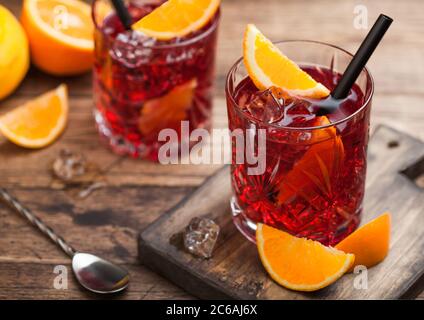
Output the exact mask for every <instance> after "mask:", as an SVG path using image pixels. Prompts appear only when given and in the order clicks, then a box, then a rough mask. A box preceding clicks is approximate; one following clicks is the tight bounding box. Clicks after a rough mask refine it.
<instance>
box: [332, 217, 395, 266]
mask: <svg viewBox="0 0 424 320" xmlns="http://www.w3.org/2000/svg"><path fill="white" fill-rule="evenodd" d="M390 220H391V219H390V213H389V212H385V213H383V214H382V215H380V216H378V217H377V218H375V219H374V220H371V221H370V222H368V223H367V224H364V225H363V226H362V227H360V228H359V229H357V230H355V231H354V232H353V233H351V234H350V235H349V236H347V237H346V238H345V239H343V240H342V241H341V242H339V243H338V244H337V245H336V248H337V249H339V250H342V251H344V252H348V253H353V254H355V257H356V259H355V264H354V265H353V266H352V268H354V267H355V266H357V265H363V266H366V267H368V268H369V267H372V266H374V265H376V264H378V263H380V262H381V261H383V260H384V258H385V257H386V256H387V254H388V252H389V245H390Z"/></svg>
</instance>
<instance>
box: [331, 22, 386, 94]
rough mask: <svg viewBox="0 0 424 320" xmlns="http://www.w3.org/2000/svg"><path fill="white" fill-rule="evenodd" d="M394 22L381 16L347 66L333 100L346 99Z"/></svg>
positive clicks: (334, 91)
mask: <svg viewBox="0 0 424 320" xmlns="http://www.w3.org/2000/svg"><path fill="white" fill-rule="evenodd" d="M392 22H393V19H392V18H390V17H388V16H386V15H384V14H380V16H379V17H378V19H377V20H376V22H375V23H374V25H373V26H372V28H371V30H370V32H368V34H367V36H366V37H365V39H364V41H363V42H362V44H361V46H360V47H359V49H358V51H357V52H356V53H355V56H354V57H353V59H352V61H350V63H349V65H348V66H347V68H346V70H345V72H344V73H343V76H342V78H341V79H340V81H339V83H338V84H337V86H336V88H334V90H333V92H331V97H332V98H333V99H337V100H338V99H344V98H346V96H347V95H348V93H349V90H350V88H352V86H353V84H354V83H355V81H356V79H357V78H358V76H359V74H360V73H361V71H362V69H363V68H364V67H365V65H366V63H367V62H368V59H369V58H370V57H371V55H372V53H373V52H374V50H375V48H376V47H377V45H378V44H379V43H380V41H381V39H382V38H383V36H384V34H385V33H386V31H387V29H389V27H390V24H391V23H392Z"/></svg>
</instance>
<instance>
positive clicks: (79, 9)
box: [21, 0, 94, 75]
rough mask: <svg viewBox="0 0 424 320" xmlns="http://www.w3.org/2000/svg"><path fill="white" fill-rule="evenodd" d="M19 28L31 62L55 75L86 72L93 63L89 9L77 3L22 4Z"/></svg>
mask: <svg viewBox="0 0 424 320" xmlns="http://www.w3.org/2000/svg"><path fill="white" fill-rule="evenodd" d="M21 21H22V25H23V26H24V29H25V31H26V33H27V35H28V39H29V44H30V48H31V59H32V62H33V63H34V64H35V65H36V66H37V67H39V68H40V69H41V70H43V71H45V72H47V73H51V74H54V75H74V74H79V73H83V72H86V71H89V70H90V69H91V67H92V63H93V50H94V41H93V32H94V28H93V22H92V17H91V8H90V5H89V4H87V3H85V2H83V1H79V0H25V1H24V4H23V8H22V17H21Z"/></svg>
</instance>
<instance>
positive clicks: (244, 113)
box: [225, 39, 374, 131]
mask: <svg viewBox="0 0 424 320" xmlns="http://www.w3.org/2000/svg"><path fill="white" fill-rule="evenodd" d="M293 42H299V43H302V42H307V43H313V44H318V45H323V46H325V47H331V48H334V49H337V50H339V51H342V52H344V53H346V54H347V55H349V56H350V57H351V58H353V54H352V53H350V52H349V51H347V50H345V49H343V48H340V47H338V46H335V45H332V44H329V43H326V42H321V41H316V40H296V39H290V40H281V41H275V42H273V43H274V44H277V45H278V44H282V43H293ZM241 63H243V57H240V58H238V59H237V60H236V62H235V63H234V64H233V65H232V66H231V68H230V70H229V71H228V74H227V76H226V79H225V93H226V95H227V97H229V99H231V103H232V104H233V105H234V106H237V107H236V108H234V109H236V110H237V111H236V112H237V113H238V114H240V115H241V117H242V118H246V119H247V120H249V121H250V122H253V123H257V124H260V125H264V126H265V127H271V128H274V129H280V130H293V131H312V130H316V129H325V128H330V127H333V126H336V125H338V124H341V123H344V122H346V121H349V120H350V119H351V118H353V117H355V116H356V115H358V114H359V113H361V112H362V111H363V110H364V109H365V108H366V107H367V106H368V105H370V102H371V99H372V97H373V95H374V79H373V77H372V75H371V73H370V72H369V70H368V68H367V67H366V66H365V67H364V68H363V69H362V70H361V72H362V71H365V74H366V76H367V79H369V82H370V88H371V89H370V91H369V94H368V96H366V99H365V101H364V103H363V104H362V105H361V107H360V108H358V110H356V111H355V112H354V113H352V114H350V115H348V116H347V117H345V118H343V119H340V120H337V121H335V122H331V123H329V124H325V125H321V126H315V127H287V126H279V125H277V124H274V123H266V122H263V121H260V120H258V119H256V118H255V117H253V116H251V115H250V114H247V113H246V112H243V111H242V110H241V108H240V106H239V104H238V103H237V102H236V101H235V99H234V96H233V94H231V93H230V89H229V84H230V81H231V75H232V74H234V72H235V71H236V69H237V68H238V67H239V66H240V65H241ZM367 87H368V85H367ZM364 94H365V95H366V94H367V92H366V90H365V92H364Z"/></svg>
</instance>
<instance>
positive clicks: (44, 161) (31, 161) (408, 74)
mask: <svg viewBox="0 0 424 320" xmlns="http://www.w3.org/2000/svg"><path fill="white" fill-rule="evenodd" d="M1 4H2V5H5V6H6V7H8V8H10V9H11V10H12V11H13V12H14V13H15V14H16V15H17V16H18V15H19V13H20V7H21V1H17V0H2V1H1ZM358 4H364V5H365V6H366V7H367V9H368V15H369V24H370V25H371V24H372V22H373V21H374V19H375V18H376V17H377V16H378V14H379V13H380V12H384V13H386V14H387V15H390V16H392V17H393V18H394V20H395V21H394V23H393V25H392V27H391V29H390V31H389V32H388V34H387V36H386V37H385V39H384V42H383V44H382V45H381V46H380V47H379V48H378V49H377V51H376V52H375V54H374V55H373V57H372V59H371V61H370V62H369V67H370V70H371V73H372V74H373V76H374V80H375V86H376V92H375V95H374V100H373V112H372V125H373V127H375V126H376V125H377V124H381V123H384V124H388V125H390V126H393V127H395V128H397V129H400V130H403V131H406V132H408V133H410V134H411V135H413V136H415V137H417V138H420V139H424V126H423V123H424V108H423V107H422V99H423V98H424V64H423V63H422V61H424V38H423V37H422V34H423V31H424V20H423V19H422V12H423V11H424V10H423V9H424V2H423V1H422V0H407V1H396V0H363V1H356V0H346V1H337V0H317V1H307V0H286V1H281V0H261V1H260V0H223V3H222V20H221V28H220V38H219V46H218V63H217V72H216V89H215V97H216V98H215V108H214V118H213V121H214V126H215V127H225V126H226V112H225V100H224V95H223V92H224V91H223V88H224V79H225V75H226V72H227V71H228V69H229V68H230V66H231V65H232V64H233V63H234V61H235V60H236V59H237V58H238V57H239V56H240V55H241V36H242V32H243V29H244V27H245V25H246V23H249V22H253V23H256V24H257V25H258V27H259V28H261V30H262V31H263V32H264V33H265V34H267V35H268V36H269V37H270V38H271V39H273V40H283V39H314V40H320V41H324V42H329V43H332V44H336V45H338V46H341V47H343V48H346V49H348V50H351V51H354V50H355V49H356V48H357V46H358V44H359V43H360V41H361V40H362V39H363V37H364V35H365V34H366V32H367V30H357V29H355V28H354V27H353V19H354V17H355V15H354V8H355V6H356V5H358ZM241 8H242V9H241ZM62 82H65V83H67V84H68V85H69V89H70V90H69V91H70V106H71V111H70V119H69V124H68V128H67V130H66V132H65V133H64V135H63V136H62V137H61V138H60V140H59V141H58V142H56V143H55V144H54V145H52V146H51V147H48V148H46V149H43V150H37V151H28V150H25V149H22V148H19V147H16V146H14V145H12V144H11V143H9V142H7V141H5V140H4V139H3V138H1V137H0V184H1V186H2V187H5V188H7V189H8V190H9V191H10V192H11V193H12V194H13V195H15V196H16V197H18V198H19V199H21V200H22V201H23V202H25V203H26V204H27V205H28V207H30V208H31V209H33V210H34V211H35V212H36V213H37V214H39V215H40V216H41V217H42V218H43V219H45V220H46V221H47V222H48V223H50V224H51V225H52V226H54V227H55V229H57V231H58V232H59V233H61V234H62V235H63V236H64V237H65V238H66V239H68V240H69V242H70V243H71V244H72V245H74V246H75V247H76V248H78V249H80V250H86V251H90V252H93V253H95V254H99V255H101V256H103V257H105V258H108V259H111V260H113V261H116V262H118V263H121V264H122V265H125V266H126V267H128V269H129V270H130V271H131V276H132V279H133V280H132V282H131V285H130V288H129V290H128V291H127V292H125V293H124V294H121V295H118V296H117V297H116V298H119V299H125V298H131V299H160V298H175V299H179V298H181V299H183V298H190V296H189V295H188V294H187V293H185V292H184V291H183V290H182V289H180V288H178V287H176V286H174V285H172V284H171V283H169V282H168V281H166V280H164V279H163V278H161V277H159V276H158V275H156V274H154V273H152V272H151V271H149V270H148V269H146V268H144V267H142V266H140V265H139V264H138V261H137V249H136V246H137V245H136V238H137V234H138V232H139V231H140V230H142V229H143V228H145V227H146V226H147V225H148V224H149V223H151V222H152V221H154V220H155V219H156V218H158V217H159V216H160V215H161V214H162V213H163V212H165V211H166V210H168V209H170V208H171V207H173V206H174V205H175V204H176V203H178V202H179V201H180V200H181V199H182V198H183V197H184V196H185V195H187V194H188V193H189V192H191V191H192V190H193V188H194V187H196V186H198V185H200V184H201V183H202V182H203V181H204V179H205V178H206V177H207V176H209V175H211V174H212V173H214V172H215V171H216V170H218V169H219V167H220V166H216V165H215V166H212V165H211V166H206V165H201V166H194V165H181V166H160V165H156V164H152V163H148V162H145V161H137V160H133V159H126V158H125V159H121V158H119V157H118V156H116V155H114V154H112V153H111V152H110V151H109V150H108V149H106V148H105V147H104V146H103V145H101V144H100V143H99V139H98V137H97V134H96V132H95V129H94V122H93V119H92V114H91V113H92V107H93V106H92V96H91V75H90V74H87V75H83V76H79V77H72V78H66V79H63V78H55V77H51V76H48V75H46V74H44V73H42V72H40V71H38V70H37V69H35V68H31V70H30V72H29V74H28V76H27V77H26V79H25V80H24V82H23V83H22V85H21V86H20V88H19V89H18V90H17V91H16V92H15V93H14V94H13V95H12V96H11V97H10V98H8V99H7V100H4V101H1V102H0V114H2V113H4V112H6V111H8V110H11V109H12V108H14V107H16V106H18V105H20V104H21V103H22V102H25V101H26V100H27V99H30V98H31V97H33V96H35V95H38V94H40V93H42V92H44V91H46V90H48V89H52V88H54V87H55V86H57V85H58V84H60V83H62ZM63 148H66V149H70V150H77V151H79V152H82V153H84V154H85V155H86V157H87V158H89V159H90V160H92V161H95V162H96V163H97V164H98V165H99V166H100V167H101V168H103V169H105V170H106V169H107V173H106V174H105V176H106V178H107V181H108V187H106V188H103V189H100V190H97V191H96V192H95V193H93V194H92V195H91V196H90V197H89V198H87V199H84V200H76V199H75V198H74V196H73V192H72V190H57V189H55V188H53V181H52V177H51V173H50V171H51V162H52V161H53V159H54V158H55V157H56V156H57V154H58V152H59V151H60V150H61V149H63ZM58 264H63V265H66V266H68V267H69V266H70V262H69V260H68V259H67V257H66V256H65V255H64V254H62V252H60V251H59V250H58V249H57V248H56V247H54V246H53V245H52V244H50V243H49V242H48V241H47V240H46V239H45V238H44V237H42V236H41V235H39V234H38V233H37V232H36V231H35V230H33V229H32V227H30V226H29V225H28V224H27V223H26V222H25V221H24V220H23V219H22V218H20V217H19V216H17V215H16V214H15V213H13V212H12V211H10V210H9V209H8V208H6V207H5V206H3V205H0V299H21V298H40V299H74V298H75V299H79V298H96V297H94V296H92V295H89V294H87V293H86V292H85V291H83V290H80V288H79V287H78V286H77V284H76V282H75V280H74V279H73V278H72V277H71V276H70V277H69V289H68V290H56V289H54V288H53V280H54V277H55V276H56V274H54V273H53V268H54V266H56V265H58ZM417 295H418V297H419V298H421V299H424V294H422V293H421V295H420V292H417Z"/></svg>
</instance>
